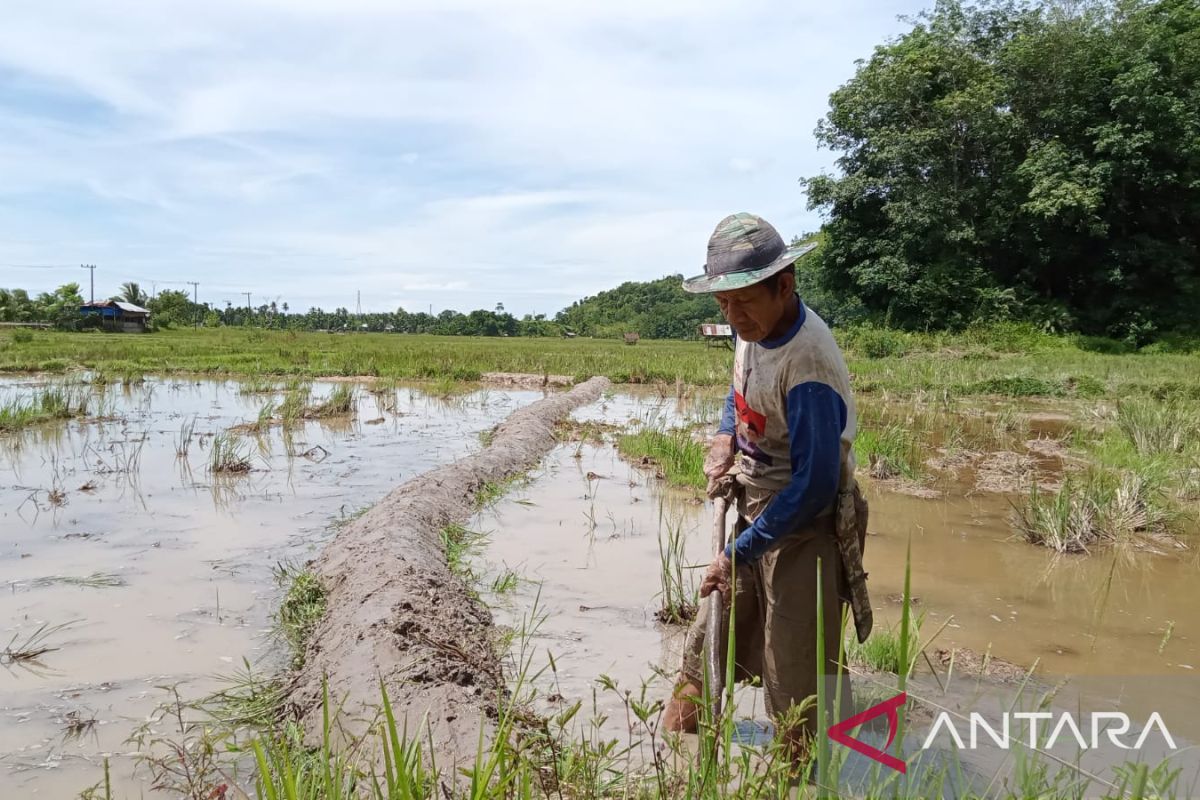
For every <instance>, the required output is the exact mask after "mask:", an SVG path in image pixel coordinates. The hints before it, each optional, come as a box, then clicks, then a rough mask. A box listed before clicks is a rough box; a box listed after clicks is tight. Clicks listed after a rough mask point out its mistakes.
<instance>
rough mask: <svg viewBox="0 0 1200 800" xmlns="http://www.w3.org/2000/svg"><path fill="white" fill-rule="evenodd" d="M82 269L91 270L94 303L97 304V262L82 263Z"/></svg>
mask: <svg viewBox="0 0 1200 800" xmlns="http://www.w3.org/2000/svg"><path fill="white" fill-rule="evenodd" d="M79 268H80V269H86V270H89V271H90V272H91V276H92V305H95V304H96V265H95V264H80V265H79Z"/></svg>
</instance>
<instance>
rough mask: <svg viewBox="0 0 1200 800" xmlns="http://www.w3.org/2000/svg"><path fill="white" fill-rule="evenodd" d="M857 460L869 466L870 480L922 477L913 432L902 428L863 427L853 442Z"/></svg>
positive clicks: (914, 478)
mask: <svg viewBox="0 0 1200 800" xmlns="http://www.w3.org/2000/svg"><path fill="white" fill-rule="evenodd" d="M854 456H855V460H856V461H857V462H858V463H859V464H862V465H864V466H869V469H870V474H871V477H873V478H876V479H877V480H887V479H889V478H895V477H897V476H903V477H905V478H908V479H909V480H917V479H918V478H920V476H921V472H920V467H919V465H920V463H921V462H920V456H919V452H918V447H917V442H916V439H915V437H914V436H913V434H912V431H911V430H909V429H906V428H903V427H901V426H900V425H887V426H885V427H870V428H864V429H863V430H860V431H859V432H858V435H857V436H856V437H855V439H854Z"/></svg>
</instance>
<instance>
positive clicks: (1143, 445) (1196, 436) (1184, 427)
mask: <svg viewBox="0 0 1200 800" xmlns="http://www.w3.org/2000/svg"><path fill="white" fill-rule="evenodd" d="M1117 426H1118V427H1119V428H1120V430H1121V432H1122V433H1124V434H1125V436H1127V437H1128V438H1129V441H1130V442H1132V443H1133V445H1134V447H1135V448H1136V449H1137V451H1138V452H1139V453H1141V454H1143V455H1147V456H1159V455H1166V456H1175V455H1179V454H1182V453H1186V452H1191V451H1195V450H1197V449H1200V408H1198V407H1197V406H1196V405H1195V404H1194V403H1187V402H1181V401H1179V400H1174V399H1172V400H1168V401H1166V402H1154V401H1152V400H1147V399H1144V398H1133V399H1128V400H1122V401H1121V402H1120V403H1119V404H1118V405H1117Z"/></svg>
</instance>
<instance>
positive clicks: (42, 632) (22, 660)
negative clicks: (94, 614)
mask: <svg viewBox="0 0 1200 800" xmlns="http://www.w3.org/2000/svg"><path fill="white" fill-rule="evenodd" d="M78 622H79V620H72V621H70V622H62V623H59V624H57V625H50V624H49V623H43V624H42V625H40V626H39V627H38V629H37V630H35V631H34V632H33V633H31V634H29V635H28V636H26V637H25V638H24V639H22V638H21V635H20V634H19V633H14V634H13V637H12V639H10V640H9V641H8V644H7V645H6V646H5V648H4V649H3V650H0V667H9V666H14V665H18V666H20V665H36V664H37V663H38V659H39V658H41V657H42V656H44V655H46V654H47V653H53V652H54V651H55V650H58V648H57V647H51V646H50V644H49V641H50V637H52V636H54V635H55V634H56V633H61V632H62V631H64V630H66V629H67V628H69V627H71V626H72V625H75V624H77V623H78Z"/></svg>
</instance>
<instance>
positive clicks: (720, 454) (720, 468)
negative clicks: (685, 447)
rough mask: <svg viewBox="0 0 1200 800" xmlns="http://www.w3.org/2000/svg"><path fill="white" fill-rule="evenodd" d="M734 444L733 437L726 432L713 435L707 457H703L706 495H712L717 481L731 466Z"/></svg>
mask: <svg viewBox="0 0 1200 800" xmlns="http://www.w3.org/2000/svg"><path fill="white" fill-rule="evenodd" d="M733 456H734V446H733V437H732V436H731V435H729V434H728V433H718V434H717V435H716V436H714V437H713V440H712V444H711V445H709V447H708V457H707V458H705V459H704V476H705V477H706V478H708V496H709V497H712V496H713V492H715V491H716V489H717V482H718V481H719V480H720V479H721V477H722V476H723V475H724V474H725V473H726V472H729V470H730V468H731V467H733Z"/></svg>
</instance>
